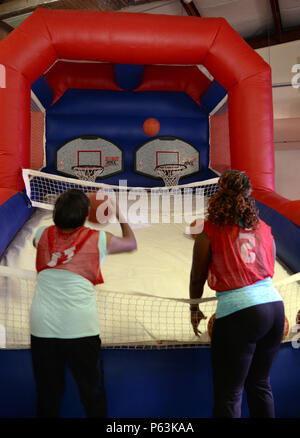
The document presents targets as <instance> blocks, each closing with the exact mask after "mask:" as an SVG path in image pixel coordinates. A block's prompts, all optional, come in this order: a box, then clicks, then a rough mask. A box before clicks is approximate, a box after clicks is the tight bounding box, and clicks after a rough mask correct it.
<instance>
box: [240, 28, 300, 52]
mask: <svg viewBox="0 0 300 438" xmlns="http://www.w3.org/2000/svg"><path fill="white" fill-rule="evenodd" d="M296 40H300V27H295V28H293V29H289V30H284V31H282V33H281V37H280V41H278V37H277V35H276V34H273V35H263V36H260V37H255V38H248V39H246V40H245V41H246V42H247V43H248V44H249V46H251V47H252V48H253V49H261V48H263V47H269V46H276V44H283V43H290V42H291V41H296Z"/></svg>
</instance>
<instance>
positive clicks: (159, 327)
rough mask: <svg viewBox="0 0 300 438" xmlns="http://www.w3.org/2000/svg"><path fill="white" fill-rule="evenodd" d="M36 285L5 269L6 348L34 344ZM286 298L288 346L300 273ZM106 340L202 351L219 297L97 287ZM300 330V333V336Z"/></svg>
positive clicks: (1, 326)
mask: <svg viewBox="0 0 300 438" xmlns="http://www.w3.org/2000/svg"><path fill="white" fill-rule="evenodd" d="M35 285H36V273H35V272H34V271H28V270H20V269H14V268H7V267H3V266H0V348H6V349H24V348H29V346H30V318H29V315H30V306H31V302H32V299H33V295H34V290H35ZM275 286H276V287H277V289H278V290H279V292H280V294H281V296H282V297H283V299H284V304H285V314H286V317H287V319H288V321H289V329H288V333H287V335H286V337H285V338H284V339H283V342H294V343H295V344H297V343H299V341H300V323H298V324H297V314H298V311H299V309H300V273H299V274H295V275H293V276H290V277H288V278H286V279H284V280H282V281H280V282H279V283H277V285H276V284H275ZM96 297H97V307H98V315H99V325H100V336H101V340H102V345H103V348H106V349H108V348H118V349H122V348H127V349H130V348H135V349H139V348H141V349H164V348H165V349H169V348H191V347H192V348H196V347H206V346H208V345H209V344H210V336H209V334H208V322H209V319H210V317H211V316H212V315H213V314H214V312H215V310H216V304H217V301H216V298H215V297H208V298H203V299H201V300H189V299H179V298H166V297H159V296H155V295H149V294H144V293H138V292H114V291H109V290H106V289H105V286H104V285H101V286H96ZM196 302H198V303H199V305H200V309H201V310H202V312H203V313H204V315H205V316H206V317H207V319H206V320H202V321H201V322H200V325H199V329H200V331H201V336H200V338H198V337H196V336H195V335H194V333H193V330H192V326H191V322H190V304H191V303H196ZM298 331H299V332H298Z"/></svg>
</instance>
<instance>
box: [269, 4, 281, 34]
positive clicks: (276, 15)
mask: <svg viewBox="0 0 300 438" xmlns="http://www.w3.org/2000/svg"><path fill="white" fill-rule="evenodd" d="M270 5H271V9H272V15H273V21H274V25H275V29H276V33H275V34H276V36H277V38H278V41H279V42H280V41H281V35H282V32H283V29H282V23H281V15H280V7H279V2H278V0H270Z"/></svg>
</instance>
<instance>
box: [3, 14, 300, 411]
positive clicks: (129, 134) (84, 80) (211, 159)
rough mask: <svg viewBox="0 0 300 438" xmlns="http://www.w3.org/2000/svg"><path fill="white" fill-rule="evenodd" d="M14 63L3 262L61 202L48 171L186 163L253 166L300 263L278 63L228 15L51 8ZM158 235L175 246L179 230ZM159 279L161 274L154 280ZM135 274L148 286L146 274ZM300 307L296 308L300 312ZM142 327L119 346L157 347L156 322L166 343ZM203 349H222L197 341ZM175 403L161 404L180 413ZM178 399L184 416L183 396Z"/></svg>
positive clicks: (104, 175) (144, 169) (6, 131)
mask: <svg viewBox="0 0 300 438" xmlns="http://www.w3.org/2000/svg"><path fill="white" fill-rule="evenodd" d="M0 63H1V64H2V65H3V66H4V67H5V84H4V85H5V86H4V87H2V88H0V103H1V108H2V110H1V116H0V153H1V161H0V204H1V205H0V223H1V242H0V254H1V255H2V265H5V264H6V261H7V257H8V252H9V249H10V245H11V242H12V241H13V240H14V239H15V238H16V236H18V235H19V234H18V233H20V232H22V230H25V231H26V229H27V228H26V227H28V223H32V222H30V221H32V220H34V221H36V218H37V215H36V210H37V209H36V208H35V207H34V205H36V204H34V202H41V203H42V204H43V206H44V207H45V205H47V202H46V201H45V199H46V197H47V196H48V195H49V193H48V192H47V190H48V188H45V187H50V182H49V183H48V182H47V184H46V185H45V184H44V183H43V182H44V181H55V184H56V187H57V186H59V185H60V187H61V188H62V189H64V188H66V184H68V183H70V184H73V183H74V184H76V181H78V180H82V179H85V176H86V175H87V174H88V173H89V174H90V175H92V177H94V181H95V182H96V183H102V184H104V185H106V186H113V187H115V186H116V185H117V184H119V182H120V180H122V181H126V182H127V184H128V185H129V186H131V187H137V188H138V187H142V188H145V189H148V190H149V189H151V188H153V187H163V186H165V184H166V178H169V181H170V178H171V177H173V176H174V174H176V177H177V180H176V185H177V184H178V185H179V187H180V186H181V185H197V184H199V183H201V182H207V181H210V180H214V179H215V178H217V176H218V174H219V173H220V172H222V171H223V170H225V169H228V168H232V169H239V170H243V171H246V173H247V174H248V176H249V177H250V178H251V181H252V186H253V189H254V191H253V195H254V197H255V199H256V201H257V205H258V208H259V210H260V216H261V217H262V219H263V220H265V221H266V222H267V223H268V224H270V225H271V226H272V229H273V234H274V236H275V239H276V244H277V253H278V257H279V258H280V260H281V261H282V262H283V263H284V264H285V265H286V267H287V268H288V270H289V271H290V272H291V273H296V272H298V271H299V270H300V269H299V268H300V255H299V250H298V247H299V244H300V233H299V225H300V215H299V212H300V208H299V207H300V201H289V200H288V199H285V198H283V197H282V196H280V195H278V194H277V193H276V192H275V183H274V179H275V170H274V145H273V109H272V83H271V71H270V67H269V65H268V64H266V63H265V62H264V61H263V60H262V58H261V57H260V56H258V55H257V54H256V53H255V52H254V51H253V50H252V49H251V48H250V47H249V46H248V45H247V44H246V43H245V42H244V41H243V40H242V39H241V38H240V37H239V35H238V34H237V33H236V32H235V31H234V30H233V29H232V28H231V27H230V26H229V25H228V24H227V22H226V21H225V20H224V19H221V18H209V19H206V18H201V19H199V18H194V17H178V16H160V15H155V16H152V15H147V14H131V13H130V14H128V13H127V14H126V13H109V12H88V11H64V10H57V11H55V10H47V9H37V10H36V11H35V12H34V13H33V14H32V15H31V16H30V17H29V18H27V19H26V20H25V21H24V22H23V23H22V24H21V25H20V26H19V27H18V28H17V29H16V30H15V31H13V32H12V33H11V34H10V35H9V36H8V37H7V38H5V40H3V41H2V42H1V44H0ZM198 66H203V67H204V69H200V68H198ZM78 172H79V173H78ZM24 175H25V176H26V178H27V179H26V178H24ZM163 178H165V180H164V179H163ZM35 181H41V183H40V184H39V185H38V190H37V191H36V192H35V191H32V186H31V185H30V184H31V183H34V182H35ZM171 183H172V181H171ZM173 183H174V181H173ZM26 184H27V186H26V187H25V185H26ZM28 184H29V185H28ZM43 184H44V185H43ZM89 184H91V183H90V182H88V183H87V186H89ZM171 185H172V184H171ZM40 193H41V194H42V201H40V198H38V197H39V195H40ZM50 195H51V193H50ZM50 198H51V196H50ZM45 208H46V209H47V207H45ZM38 214H39V213H38ZM147 232H148V231H147V229H143V230H142V231H141V233H144V234H143V239H144V240H143V242H145V246H146V247H147V244H148V243H149V244H150V242H151V241H152V237H151V236H149V235H147ZM172 233H174V235H173V234H172ZM157 236H158V237H159V238H160V239H164V238H165V239H166V242H165V247H169V248H170V252H172V251H173V248H172V246H171V244H170V240H172V241H174V240H176V236H177V234H176V229H175V228H174V229H173V230H172V231H170V234H169V235H168V234H167V235H166V233H164V232H161V234H159V232H157ZM171 237H172V238H171ZM147 239H148V240H147ZM27 244H28V242H27ZM185 244H186V245H189V244H190V242H188V241H187V243H185ZM185 244H184V245H185ZM174 250H175V248H174ZM9 257H10V260H12V257H13V255H12V252H11V251H10V252H9ZM145 257H146V254H145ZM23 258H24V257H23ZM13 260H16V261H17V260H18V263H19V262H20V261H22V260H23V259H22V257H21V256H20V255H18V257H15V259H13ZM16 263H17V262H16ZM154 263H155V260H153V264H154ZM10 266H12V265H11V264H10ZM22 267H23V268H24V266H22V263H21V262H20V264H18V268H22ZM154 270H155V269H154ZM174 270H176V268H174ZM2 278H4V280H3V281H4V282H6V281H7V280H6V277H5V276H3V277H2ZM27 280H28V281H31V282H33V281H34V278H28V279H27ZM159 283H160V278H159V276H158V278H157V283H154V284H153V288H156V284H159ZM129 286H130V287H132V288H134V286H135V284H134V282H133V283H132V284H130V285H129ZM31 290H32V289H31ZM132 290H134V289H132ZM14 291H15V288H14V283H12V285H10V289H9V292H10V294H11V296H9V298H7V295H6V296H5V299H4V300H3V303H4V304H3V308H4V310H3V311H2V315H4V316H3V319H4V320H5V318H6V319H7V317H6V316H5V315H7V313H9V312H11V309H14V308H15V307H14V306H15V305H16V304H15V301H13V300H14V299H15V295H14V294H13V292H14ZM6 293H7V291H6ZM293 293H294V294H295V295H296V294H297V291H293ZM16 295H17V294H16ZM29 296H30V295H29ZM11 297H12V301H11V302H10V305H9V306H8V304H7V303H8V301H9V300H10V299H11ZM178 298H179V297H178ZM145 299H146V298H145ZM16 300H19V297H17V298H16ZM105 303H106V302H101V306H105V305H106V304H105ZM28 304H30V299H28V302H27V304H26V305H28ZM117 306H118V304H117ZM163 307H164V306H163V305H160V308H163ZM116 308H117V307H116ZM7 309H8V310H7ZM165 309H166V310H165V312H166V313H170V310H169V308H168V307H166V308H165ZM167 309H168V310H167ZM173 310H174V312H175V308H174V309H173ZM298 310H299V309H298V308H297V309H296V308H295V309H293V311H295V315H296V313H297V311H298ZM126 312H127V314H128V313H129V310H128V308H127V307H126ZM12 313H13V312H12ZM153 313H155V312H153ZM211 313H213V310H212V312H211ZM174 314H176V313H174ZM136 315H137V314H136V313H135V316H134V318H135V319H137V316H136ZM112 318H115V316H112ZM16 319H17V317H16V316H14V317H13V320H14V324H15V321H16ZM135 322H136V321H135ZM1 324H2V326H3V327H4V330H6V334H5V336H6V340H7V339H9V336H10V333H9V331H10V330H11V331H13V328H12V329H8V327H10V326H9V324H8V323H7V321H6V320H5V321H2V322H1ZM292 324H294V322H292ZM137 325H138V327H139V330H140V332H139V333H138V336H137V338H138V340H136V338H135V340H133V341H131V339H129V341H128V337H127V339H126V340H124V341H123V340H122V339H120V338H119V340H118V345H123V342H124V343H126V346H127V347H128V345H129V344H130V345H131V346H132V343H133V344H134V345H135V346H137V345H141V344H139V342H142V345H143V342H144V341H143V339H144V338H142V340H141V341H140V337H139V336H140V333H143V335H144V334H145V333H147V334H148V337H149V342H150V341H151V342H152V341H153V339H152V338H154V339H155V346H156V349H157V350H159V348H160V346H164V339H161V338H160V337H157V336H158V335H157V334H156V333H155V332H154V331H153V329H151V330H150V331H149V329H148V326H146V325H145V322H144V321H143V320H139V321H138V324H137ZM107 330H108V332H109V330H110V329H109V327H108V328H107ZM135 330H136V329H135ZM23 331H24V330H23ZM128 333H130V330H128ZM128 333H127V334H128ZM23 335H24V333H22V336H23ZM135 335H136V332H135ZM22 336H21V338H20V339H23V338H22ZM128 336H129V335H128ZM164 336H166V335H165V333H164ZM172 336H173V335H172ZM177 336H178V335H177V332H176V337H177ZM184 336H185V335H184ZM14 339H15V338H14ZM157 340H158V341H157ZM188 341H189V338H186V339H185V342H188ZM131 342H132V343H131ZM151 342H150V343H151ZM9 345H10V344H9V342H7V343H6V344H3V346H4V348H5V349H6V351H3V353H4V354H6V357H5V360H7V361H8V362H10V360H11V357H12V356H10V352H9V348H11V349H14V348H19V345H22V346H23V347H21V348H26V343H25V344H24V342H23V341H22V340H18V339H17V340H15V341H14V343H13V344H12V346H11V347H9ZM168 345H169V344H168ZM3 346H2V348H3ZM192 347H193V346H192ZM27 348H28V344H27ZM156 352H158V351H156ZM119 353H122V352H118V353H115V354H119ZM129 353H130V352H129ZM150 353H151V352H150ZM153 353H154V352H153ZM153 353H152V354H153ZM293 353H294V352H293ZM20 354H23V353H20ZM107 354H108V355H109V354H110V353H107ZM126 354H128V352H126ZM148 354H149V352H147V355H148ZM170 354H171V355H172V353H170ZM176 354H177V355H179V354H180V352H178V351H177V352H176ZM189 354H191V355H194V354H199V355H201V354H202V355H205V357H207V354H208V353H207V351H206V352H205V353H204V352H203V351H202V352H201V351H197V353H195V352H194V350H193V348H191V349H190V350H189ZM8 355H9V358H8ZM154 355H155V353H154V354H153V356H152V359H153V358H154ZM131 358H132V356H131ZM289 359H290V358H288V360H289ZM13 360H14V359H13ZM126 360H128V359H126ZM130 360H131V359H130ZM137 360H138V361H139V360H140V356H139V358H138V359H137ZM180 360H182V359H179V362H180ZM205 360H207V359H205ZM138 368H139V367H138ZM133 369H134V367H133ZM181 371H182V370H181ZM29 374H30V371H29ZM29 380H30V377H29ZM11 391H12V389H11V388H10V392H11ZM119 400H122V397H119ZM153 400H155V395H154V396H153ZM22 408H23V407H22V406H20V411H22ZM6 409H7V408H6ZM120 409H121V408H120ZM148 409H149V410H148V412H149V416H152V415H153V412H152V413H151V409H152V408H151V407H149V406H148ZM168 409H169V408H167V410H166V411H164V412H163V414H161V413H160V412H156V414H157V415H158V416H168V414H167V413H168V412H170V411H169V410H168ZM175 411H176V412H175V415H178V416H180V415H183V414H182V412H183V411H182V406H181V407H178V411H177V410H176V409H175ZM115 412H117V410H116V411H115ZM190 412H191V411H190ZM135 414H136V412H135ZM8 415H11V412H9V414H8ZM23 415H24V414H23ZM29 415H30V413H29ZM116 415H117V416H118V413H117V414H116ZM121 415H122V414H121ZM141 415H143V414H142V413H141ZM185 415H186V416H189V415H191V413H190V414H189V413H188V412H186V414H185ZM203 415H205V414H203ZM12 416H13V415H12ZM25 416H26V414H25ZM129 416H130V415H129ZM133 416H138V414H136V415H134V414H133ZM200 416H201V413H200Z"/></svg>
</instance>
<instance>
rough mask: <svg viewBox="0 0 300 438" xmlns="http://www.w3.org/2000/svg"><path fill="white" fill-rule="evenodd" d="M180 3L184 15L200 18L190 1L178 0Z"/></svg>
mask: <svg viewBox="0 0 300 438" xmlns="http://www.w3.org/2000/svg"><path fill="white" fill-rule="evenodd" d="M180 3H181V4H182V6H183V7H184V9H185V11H186V13H187V14H188V15H189V16H191V17H201V15H200V13H199V11H198V9H197V7H196V6H195V3H194V2H193V1H192V0H180Z"/></svg>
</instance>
